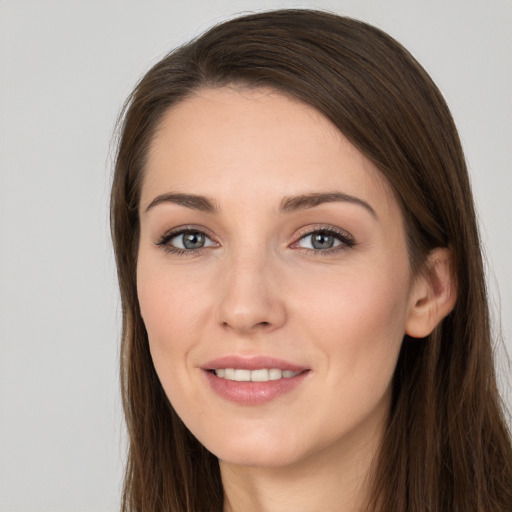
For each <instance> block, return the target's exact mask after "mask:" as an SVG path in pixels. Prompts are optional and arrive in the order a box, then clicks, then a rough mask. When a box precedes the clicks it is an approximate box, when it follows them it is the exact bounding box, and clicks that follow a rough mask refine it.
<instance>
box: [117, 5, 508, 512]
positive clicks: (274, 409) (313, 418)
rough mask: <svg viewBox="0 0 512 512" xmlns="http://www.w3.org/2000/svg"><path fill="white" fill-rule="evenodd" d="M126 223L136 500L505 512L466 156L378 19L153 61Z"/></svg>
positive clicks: (303, 17) (215, 40) (498, 414)
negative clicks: (375, 23) (374, 24)
mask: <svg viewBox="0 0 512 512" xmlns="http://www.w3.org/2000/svg"><path fill="white" fill-rule="evenodd" d="M111 219H112V230H113V239H114V246H115V251H116V257H117V265H118V273H119V281H120V287H121V296H122V302H123V342H122V343H123V346H122V386H123V397H124V406H125V414H126V419H127V425H128V432H129V439H130V446H129V458H128V462H127V468H126V477H125V488H124V498H123V510H125V511H132V510H133V511H135V510H137V511H143V510H144V511H146V510H147V511H158V510H162V511H164V510H166V511H169V510H172V511H189V512H191V511H194V512H196V511H222V510H224V511H233V512H234V511H239V510H244V511H245V510H262V511H274V510H294V511H297V510H300V511H302V510H304V511H310V510H318V509H320V508H321V509H322V510H336V511H355V510H358V511H359V510H372V511H377V510H379V511H390V510H393V511H403V512H412V511H418V512H419V511H444V510H446V511H448V510H449V511H464V512H468V511H491V510H492V511H506V510H511V509H512V448H511V443H510V435H509V432H508V430H507V427H506V423H505V420H504V417H503V413H502V409H501V404H500V399H499V396H498V393H497V390H496V383H495V376H494V370H493V360H492V351H491V341H490V334H489V315H488V308H487V297H486V289H485V282H484V275H483V268H482V259H481V253H480V247H479V238H478V233H477V227H476V222H475V214H474V210H473V202H472V196H471V190H470V185H469V180H468V176H467V170H466V165H465V162H464V157H463V154H462V149H461V146H460V142H459V139H458V135H457V132H456V129H455V126H454V124H453V121H452V118H451V116H450V113H449V111H448V108H447V106H446V104H445V102H444V100H443V98H442V96H441V94H440V93H439V91H438V89H437V88H436V86H435V85H434V84H433V83H432V81H431V80H430V78H429V77H428V75H427V74H426V73H425V71H424V70H423V69H422V68H421V67H420V65H419V64H418V63H417V62H416V61H415V60H414V59H413V58H412V57H411V56H410V55H409V54H408V53H407V51H406V50H404V49H403V48H402V47H401V46H400V45H399V44H398V43H396V42H395V41H394V40H393V39H391V38H390V37H389V36H387V35H386V34H384V33H382V32H381V31H379V30H378V29H376V28H374V27H371V26H368V25H366V24H364V23H361V22H358V21H355V20H351V19H347V18H342V17H338V16H335V15H332V14H327V13H322V12H315V11H307V10H285V11H275V12H269V13H260V14H255V15H250V16H245V17H241V18H238V19H235V20H231V21H228V22H226V23H223V24H221V25H219V26H217V27H214V28H213V29H211V30H209V31H208V32H207V33H206V34H204V35H203V36H201V37H200V38H198V39H197V40H195V41H193V42H192V43H190V44H188V45H185V46H183V47H182V48H179V49H178V50H176V51H174V52H172V53H171V54H169V55H168V56H167V57H165V58H164V59H163V60H162V61H161V62H160V63H158V64H157V65H156V66H154V68H153V69H152V70H150V71H149V72H148V73H147V75H146V76H145V77H144V78H143V79H142V80H141V82H140V83H139V84H138V85H137V87H136V89H135V91H134V92H133V94H132V95H131V97H130V99H129V101H128V103H127V107H126V110H125V114H124V121H123V125H122V130H121V137H120V142H119V151H118V157H117V163H116V171H115V176H114V183H113V189H112V207H111Z"/></svg>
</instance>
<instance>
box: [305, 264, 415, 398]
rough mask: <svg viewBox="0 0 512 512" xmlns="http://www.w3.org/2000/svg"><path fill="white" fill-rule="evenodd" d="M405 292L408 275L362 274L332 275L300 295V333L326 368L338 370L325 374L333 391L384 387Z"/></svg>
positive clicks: (401, 328)
mask: <svg viewBox="0 0 512 512" xmlns="http://www.w3.org/2000/svg"><path fill="white" fill-rule="evenodd" d="M408 289H409V280H408V277H407V276H396V277H395V276H393V274H392V273H389V274H386V273H382V272H379V273H376V272H375V273H371V272H369V271H368V269H366V271H365V272H361V273H357V272H353V273H351V274H350V275H345V276H341V277H336V276H333V278H331V279H329V280H325V285H324V286H322V287H321V288H319V287H317V291H316V292H314V291H313V290H312V289H311V290H310V293H304V295H303V300H302V301H301V302H303V303H306V302H305V301H306V300H307V304H308V306H307V307H302V308H300V309H301V310H302V318H303V324H304V325H303V329H304V330H308V332H309V334H310V336H311V337H312V338H313V339H316V343H317V344H318V345H319V346H321V348H322V350H323V353H325V354H326V356H327V357H328V359H329V361H328V362H326V364H329V365H330V366H331V367H336V368H338V370H339V371H337V372H331V373H330V378H331V379H332V380H333V386H334V385H335V381H336V383H337V384H339V383H340V382H345V383H346V382H353V383H354V385H356V383H358V384H361V383H362V385H363V389H365V387H366V386H368V385H370V386H371V385H372V383H374V385H375V386H379V387H382V386H385V385H387V381H389V380H390V379H391V377H392V374H393V371H394V368H395V365H396V360H397V357H398V352H399V350H400V346H401V344H402V340H403V336H404V332H405V322H406V316H407V305H408ZM304 291H306V290H304ZM312 295H313V296H314V297H315V298H314V299H313V300H312V299H311V297H312ZM348 376H350V377H351V378H350V379H348V378H347V377H348ZM365 383H366V384H365Z"/></svg>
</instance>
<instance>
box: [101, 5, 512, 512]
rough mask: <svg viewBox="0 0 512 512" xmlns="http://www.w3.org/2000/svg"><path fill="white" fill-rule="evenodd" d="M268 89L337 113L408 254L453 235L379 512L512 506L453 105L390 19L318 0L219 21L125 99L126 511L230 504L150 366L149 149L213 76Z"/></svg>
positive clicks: (121, 167) (395, 422)
mask: <svg viewBox="0 0 512 512" xmlns="http://www.w3.org/2000/svg"><path fill="white" fill-rule="evenodd" d="M227 84H240V85H244V86H249V87H258V86H265V87H272V88H274V89H277V90H279V91H281V92H284V93H285V94H288V95H291V96H292V97H295V98H298V99H299V100H302V101H303V102H305V103H307V104H309V105H311V106H313V107H314V108H316V109H317V110H318V111H319V112H321V113H322V114H323V115H324V116H325V117H327V118H328V119H330V120H331V121H332V122H333V123H334V124H335V125H336V126H337V127H338V128H339V130H340V131H341V132H343V134H344V135H345V136H346V137H347V138H348V139H349V140H350V141H351V142H352V143H353V144H354V145H355V146H356V147H357V148H358V149H359V150H360V151H361V152H362V153H363V154H364V155H366V156H367V157H368V158H369V159H370V160H372V161H373V162H374V163H375V164H376V166H377V167H378V168H379V169H380V170H381V172H382V173H383V174H384V175H385V176H386V178H387V179H388V181H389V183H390V184H391V185H392V187H393V189H394V191H395V194H396V197H397V199H398V201H399V203H400V205H401V208H402V212H403V215H404V218H405V221H406V228H407V235H408V243H409V252H410V261H411V265H412V268H413V270H414V271H416V272H419V271H421V269H422V264H423V262H424V261H425V258H426V256H427V254H428V253H429V251H431V250H432V249H433V248H435V247H449V248H450V249H451V251H452V254H453V259H454V268H455V269H456V282H457V287H458V300H457V304H456V306H455V308H454V310H453V311H452V313H451V314H450V315H449V316H448V317H446V318H445V319H444V320H443V322H442V323H441V324H440V325H439V326H438V327H437V328H436V329H435V330H434V332H433V333H432V334H431V335H430V336H428V337H427V338H426V339H424V340H413V339H409V338H408V337H407V336H406V338H405V339H404V341H403V345H402V350H401V353H400V356H399V360H398V365H397V368H396V372H395V375H394V381H393V400H392V407H391V411H390V416H389V423H388V426H387V430H386V433H385V436H384V440H383V443H382V446H381V449H380V452H379V454H378V456H377V459H376V461H375V464H374V468H373V472H372V475H373V476H372V487H371V489H372V492H371V496H370V500H369V503H368V509H369V510H382V511H391V510H393V511H394V512H420V511H421V512H427V511H430V512H441V511H450V512H457V511H459V512H470V511H479V512H483V511H488V512H491V511H492V512H497V511H499V512H505V511H508V512H509V511H510V510H512V448H511V442H510V433H509V432H508V429H507V426H506V422H505V419H504V416H503V412H502V411H503V409H502V404H501V403H500V398H499V395H498V391H497V387H496V381H495V374H494V363H493V353H492V346H491V339H490V325H489V324H490V321H489V312H488V305H487V295H486V285H485V280H484V271H483V265H482V257H481V250H480V241H479V236H478V231H477V224H476V220H475V212H474V207H473V200H472V194H471V189H470V183H469V179H468V173H467V169H466V164H465V160H464V155H463V152H462V148H461V144H460V141H459V138H458V135H457V131H456V128H455V125H454V123H453V120H452V117H451V115H450V112H449V110H448V107H447V106H446V104H445V101H444V99H443V97H442V95H441V93H440V92H439V90H438V89H437V87H436V86H435V84H434V83H433V82H432V80H431V79H430V77H429V76H428V75H427V73H426V72H425V71H424V70H423V68H422V67H421V66H420V65H419V64H418V63H417V62H416V60H415V59H414V58H413V57H412V56H411V55H410V54H409V53H408V52H407V51H406V50H405V49H404V48H403V47H402V46H401V45H400V44H399V43H397V42H396V41H395V40H393V39H392V38H391V37H389V36H388V35H387V34H385V33H383V32H382V31H380V30H378V29H376V28H374V27H372V26H369V25H367V24H365V23H362V22H359V21H355V20H353V19H350V18H344V17H340V16H337V15H334V14H329V13H325V12H319V11H310V10H282V11H273V12H265V13H258V14H253V15H248V16H244V17H240V18H237V19H234V20H230V21H227V22H225V23H222V24H220V25H218V26H216V27H214V28H212V29H210V30H209V31H208V32H206V33H205V34H204V35H203V36H201V37H199V38H198V39H196V40H195V41H192V42H191V43H189V44H187V45H185V46H183V47H181V48H178V49H177V50H175V51H173V52H172V53H170V54H169V55H168V56H166V57H165V58H164V59H163V60H161V61H160V62H159V63H158V64H156V65H155V66H154V67H153V68H152V69H151V70H150V71H149V72H148V73H147V74H146V75H145V76H144V77H143V79H142V80H141V81H140V82H139V83H138V85H137V86H136V88H135V90H134V92H133V93H132V95H131V96H130V98H129V99H128V101H127V104H126V107H125V110H124V115H123V121H122V125H121V130H120V139H119V148H118V155H117V162H116V168H115V175H114V182H113V187H112V197H111V223H112V233H113V241H114V248H115V254H116V259H117V267H118V275H119V283H120V289H121V299H122V307H123V330H122V353H121V377H122V378H121V382H122V393H123V404H124V410H125V415H126V422H127V427H128V434H129V455H128V461H127V466H126V475H125V484H124V495H123V505H122V510H123V511H124V512H135V511H137V512H142V511H145V512H158V511H162V512H163V511H173V512H199V511H212V512H213V511H215V512H220V511H221V510H222V506H223V492H222V484H221V480H220V473H219V466H218V461H217V459H216V458H215V457H214V456H213V455H212V454H211V453H209V452H208V451H207V450H206V449H205V448H203V447H202V446H201V444H200V443H199V442H198V441H197V440H196V439H195V438H194V437H193V436H192V434H191V433H190V432H189V431H188V430H187V428H186V427H185V426H184V425H183V423H182V422H181V420H180V419H179V417H178V416H177V415H176V413H175V412H174V410H173V408H172V405H171V404H170V403H169V401H168V399H167V398H166V396H165V393H164V391H163V389H162V387H161V385H160V382H159V380H158V377H157V375H156V373H155V370H154V367H153V364H152V361H151V356H150V353H149V348H148V339H147V334H146V331H145V327H144V324H143V321H142V319H141V315H140V311H139V305H138V300H137V290H136V285H135V282H136V279H135V278H136V260H137V247H138V235H139V223H138V222H139V221H138V213H137V210H138V204H139V194H140V188H141V181H142V178H143V174H144V164H145V158H146V154H147V150H148V146H149V144H150V142H151V140H152V137H153V134H154V133H155V130H156V128H157V127H158V125H159V121H160V119H161V118H162V116H163V114H164V113H165V112H166V111H167V109H168V108H169V107H171V106H172V105H174V104H176V103H177V102H180V101H182V100H183V99H185V98H186V97H187V96H189V95H190V94H192V93H193V92H194V91H197V90H198V89H199V88H204V87H219V86H223V85H227Z"/></svg>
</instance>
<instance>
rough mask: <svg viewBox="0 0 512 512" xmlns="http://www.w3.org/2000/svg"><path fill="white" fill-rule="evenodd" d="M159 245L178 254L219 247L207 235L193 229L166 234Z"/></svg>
mask: <svg viewBox="0 0 512 512" xmlns="http://www.w3.org/2000/svg"><path fill="white" fill-rule="evenodd" d="M157 245H158V246H161V247H164V248H165V249H166V250H167V251H169V252H176V253H184V252H193V251H197V250H199V249H203V248H205V247H216V246H217V244H216V243H215V242H214V241H213V240H212V239H211V238H209V237H208V236H207V235H206V234H205V233H203V232H202V231H199V230H197V229H191V228H186V229H181V230H178V231H176V230H175V231H171V232H170V233H166V234H165V235H163V236H162V238H161V239H160V241H159V242H157Z"/></svg>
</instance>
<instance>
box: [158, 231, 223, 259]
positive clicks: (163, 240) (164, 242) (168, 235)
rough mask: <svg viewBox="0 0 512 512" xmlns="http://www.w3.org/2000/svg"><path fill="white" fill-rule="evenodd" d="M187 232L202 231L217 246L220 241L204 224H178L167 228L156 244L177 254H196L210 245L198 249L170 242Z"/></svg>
mask: <svg viewBox="0 0 512 512" xmlns="http://www.w3.org/2000/svg"><path fill="white" fill-rule="evenodd" d="M185 233H200V234H202V235H204V236H205V238H207V239H209V240H211V241H212V242H213V243H214V244H215V246H217V247H218V246H219V245H220V244H219V242H218V241H217V240H215V237H214V236H213V235H212V234H211V233H210V231H209V230H208V229H206V228H205V227H203V226H197V225H190V224H189V225H184V226H177V227H174V228H172V229H169V230H167V231H166V232H165V233H164V234H163V235H161V236H160V238H159V239H158V240H157V241H156V242H155V245H157V246H158V247H161V248H163V249H165V250H166V251H167V252H170V253H177V254H185V253H186V254H194V253H197V252H199V251H201V250H203V249H208V248H209V247H212V246H211V245H210V246H206V247H199V248H197V249H181V248H180V247H175V246H172V245H170V244H169V242H170V241H171V240H172V239H173V238H175V237H178V236H180V235H183V234H185Z"/></svg>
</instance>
